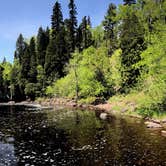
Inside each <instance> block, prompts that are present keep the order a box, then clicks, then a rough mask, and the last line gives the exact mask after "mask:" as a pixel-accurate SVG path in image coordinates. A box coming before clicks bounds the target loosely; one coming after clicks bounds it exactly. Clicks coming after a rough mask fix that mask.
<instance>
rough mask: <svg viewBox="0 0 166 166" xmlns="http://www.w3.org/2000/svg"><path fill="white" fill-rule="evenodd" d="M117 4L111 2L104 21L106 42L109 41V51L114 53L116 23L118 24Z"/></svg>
mask: <svg viewBox="0 0 166 166" xmlns="http://www.w3.org/2000/svg"><path fill="white" fill-rule="evenodd" d="M115 17H116V6H115V5H114V4H113V3H111V4H110V5H109V8H108V10H107V14H106V16H105V18H104V21H103V26H104V38H105V40H106V43H108V42H109V45H110V46H108V47H110V50H109V52H110V53H111V54H112V53H113V51H114V50H115V48H116V34H115V25H116V20H115Z"/></svg>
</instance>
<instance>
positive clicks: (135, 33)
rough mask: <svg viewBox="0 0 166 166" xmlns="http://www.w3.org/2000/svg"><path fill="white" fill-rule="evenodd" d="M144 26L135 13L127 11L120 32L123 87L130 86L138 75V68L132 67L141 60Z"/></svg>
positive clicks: (143, 46) (143, 45)
mask: <svg viewBox="0 0 166 166" xmlns="http://www.w3.org/2000/svg"><path fill="white" fill-rule="evenodd" d="M144 40H145V39H144V28H143V26H142V25H141V23H140V22H139V20H138V17H137V16H136V15H135V13H133V12H132V13H127V17H125V19H124V20H123V23H122V29H121V34H120V47H121V49H122V65H123V67H124V71H123V73H122V74H123V79H124V82H123V84H124V85H123V87H124V88H127V87H132V86H133V85H134V84H135V83H136V82H137V78H138V76H139V75H140V69H137V68H135V67H134V64H136V63H137V62H138V61H140V60H141V57H140V54H141V52H142V51H143V50H144V49H145V48H146V45H145V43H144Z"/></svg>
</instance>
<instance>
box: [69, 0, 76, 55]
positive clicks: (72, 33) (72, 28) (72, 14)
mask: <svg viewBox="0 0 166 166" xmlns="http://www.w3.org/2000/svg"><path fill="white" fill-rule="evenodd" d="M68 7H69V22H68V30H69V39H68V42H69V50H70V52H74V50H75V46H76V30H77V18H76V15H77V11H76V5H75V4H74V0H70V3H69V5H68Z"/></svg>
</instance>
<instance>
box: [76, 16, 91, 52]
mask: <svg viewBox="0 0 166 166" xmlns="http://www.w3.org/2000/svg"><path fill="white" fill-rule="evenodd" d="M80 29H81V34H79V35H80V39H81V37H82V44H81V49H82V50H83V49H85V48H88V47H89V46H91V45H92V33H91V22H90V17H89V18H88V19H87V17H86V16H84V17H83V19H82V23H81V24H80Z"/></svg>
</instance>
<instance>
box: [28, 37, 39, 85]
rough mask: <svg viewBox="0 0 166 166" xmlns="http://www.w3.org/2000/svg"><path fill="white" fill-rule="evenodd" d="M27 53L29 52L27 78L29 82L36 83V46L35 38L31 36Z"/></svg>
mask: <svg viewBox="0 0 166 166" xmlns="http://www.w3.org/2000/svg"><path fill="white" fill-rule="evenodd" d="M29 54H30V70H29V73H28V76H29V78H28V80H29V82H31V83H36V81H37V62H36V46H35V38H34V37H32V38H31V40H30V44H29Z"/></svg>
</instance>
